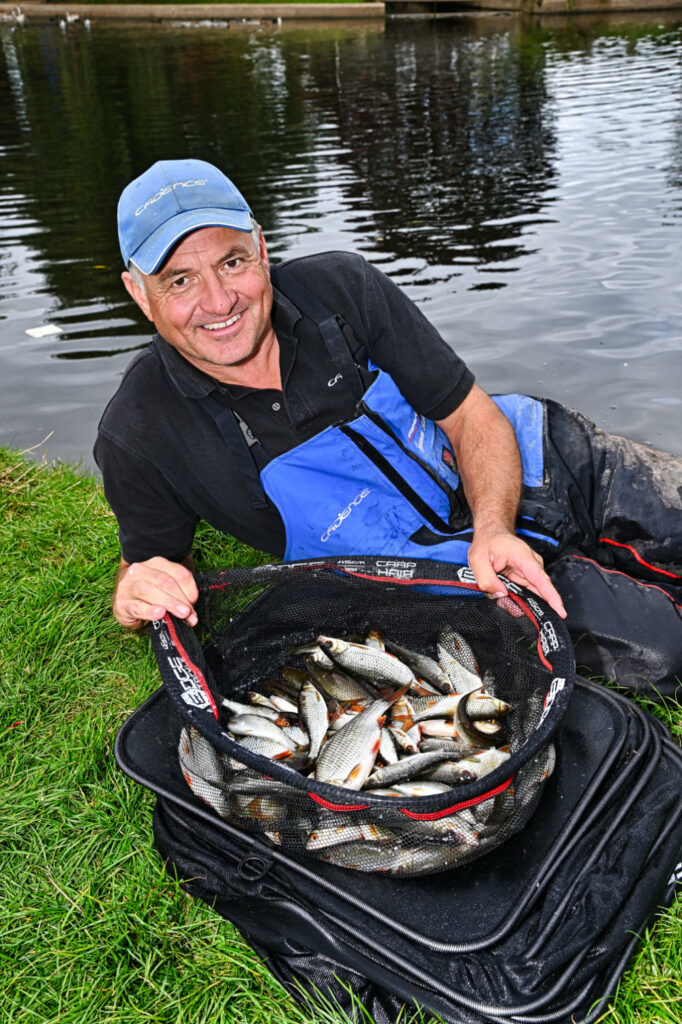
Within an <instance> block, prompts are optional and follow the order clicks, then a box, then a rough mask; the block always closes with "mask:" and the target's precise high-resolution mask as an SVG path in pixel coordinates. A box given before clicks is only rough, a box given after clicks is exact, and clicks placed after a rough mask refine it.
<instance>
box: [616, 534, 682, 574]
mask: <svg viewBox="0 0 682 1024" xmlns="http://www.w3.org/2000/svg"><path fill="white" fill-rule="evenodd" d="M599 543H600V544H611V546H612V547H614V548H625V549H626V550H627V551H629V552H630V554H631V555H632V557H633V558H634V559H635V561H636V562H639V564H640V565H643V566H645V567H646V568H647V569H651V570H652V571H653V572H658V573H660V574H661V576H670V577H671V578H672V579H674V580H679V579H682V576H679V575H678V574H677V573H676V572H668V570H667V569H659V568H658V566H657V565H652V564H651V562H645V561H644V559H643V558H642V556H641V555H640V554H638V552H637V551H635V549H634V548H633V547H632V545H630V544H622V543H621V542H620V541H618V540H611V539H610V538H609V537H601V538H600V540H599Z"/></svg>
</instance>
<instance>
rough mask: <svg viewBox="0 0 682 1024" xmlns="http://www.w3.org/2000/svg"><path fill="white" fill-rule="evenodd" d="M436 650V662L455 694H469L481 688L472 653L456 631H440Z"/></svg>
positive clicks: (476, 665) (476, 664)
mask: <svg viewBox="0 0 682 1024" xmlns="http://www.w3.org/2000/svg"><path fill="white" fill-rule="evenodd" d="M436 649H437V651H438V662H439V664H440V666H441V668H442V669H443V670H444V672H445V673H446V674H447V676H448V678H449V680H450V682H451V683H452V685H453V687H454V688H455V691H456V692H457V693H469V692H470V691H471V690H477V689H478V688H479V687H480V686H481V675H480V672H479V669H478V663H477V661H476V658H475V657H474V653H473V651H472V650H471V647H470V646H469V644H468V643H467V642H466V640H465V639H464V637H463V636H461V635H460V634H459V633H458V632H457V631H456V630H454V629H444V630H441V632H440V634H439V636H438V644H437V648H436Z"/></svg>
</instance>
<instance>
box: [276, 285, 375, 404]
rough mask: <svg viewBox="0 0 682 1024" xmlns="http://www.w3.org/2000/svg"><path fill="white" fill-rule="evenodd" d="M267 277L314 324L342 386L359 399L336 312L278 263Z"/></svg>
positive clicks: (356, 379)
mask: <svg viewBox="0 0 682 1024" xmlns="http://www.w3.org/2000/svg"><path fill="white" fill-rule="evenodd" d="M270 279H271V281H272V283H273V284H274V285H275V287H276V288H278V289H279V291H281V292H283V293H284V295H286V296H287V298H289V299H291V301H292V302H293V303H294V305H295V306H297V307H298V309H299V310H300V312H301V313H304V314H305V315H306V316H307V317H308V318H309V319H310V320H312V321H313V323H315V324H317V327H318V329H319V331H320V334H321V335H322V340H323V341H324V343H325V346H326V349H327V352H328V353H329V357H330V359H331V360H332V362H333V363H334V366H335V367H336V369H337V371H338V372H339V373H340V374H341V375H342V377H343V380H344V381H345V382H346V386H347V387H349V388H350V389H351V391H352V392H353V399H354V401H355V402H359V401H360V399H361V398H362V396H363V394H364V392H365V389H364V386H363V383H362V380H361V379H360V375H359V373H358V368H357V364H356V362H355V360H354V358H353V356H352V354H351V351H350V348H349V344H348V341H347V340H346V338H345V337H344V334H343V331H342V330H341V325H340V323H339V319H338V317H337V316H336V314H334V313H331V312H330V311H329V310H328V309H327V308H326V306H324V305H323V303H321V302H320V300H319V299H318V298H316V296H315V295H313V294H312V293H311V292H309V291H308V289H307V288H305V287H304V286H303V285H302V284H301V283H300V281H296V280H294V278H293V277H292V276H291V274H289V273H288V272H287V271H286V270H285V269H284V268H283V267H282V266H277V267H271V268H270Z"/></svg>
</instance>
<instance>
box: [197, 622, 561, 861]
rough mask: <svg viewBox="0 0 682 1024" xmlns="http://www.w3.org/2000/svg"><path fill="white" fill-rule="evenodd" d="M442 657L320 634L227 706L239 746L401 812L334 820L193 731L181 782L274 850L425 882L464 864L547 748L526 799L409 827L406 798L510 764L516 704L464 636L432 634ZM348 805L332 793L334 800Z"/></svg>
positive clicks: (510, 808) (364, 812) (484, 843)
mask: <svg viewBox="0 0 682 1024" xmlns="http://www.w3.org/2000/svg"><path fill="white" fill-rule="evenodd" d="M434 653H436V658H431V657H429V656H427V655H425V654H423V653H419V652H417V651H413V650H410V649H408V648H405V647H402V646H400V645H399V644H397V643H394V642H393V641H392V640H390V639H388V638H386V637H382V636H381V634H380V633H379V632H377V631H370V632H369V633H367V634H364V635H362V636H351V637H344V638H339V637H332V636H326V635H319V636H317V637H315V638H314V640H311V642H310V643H307V644H304V645H302V646H297V647H295V648H292V649H291V650H290V651H289V655H290V656H291V659H292V661H293V660H294V659H296V661H297V662H298V663H297V664H293V663H291V664H285V665H282V666H281V668H280V670H279V675H278V676H277V677H274V676H273V677H266V678H263V679H261V680H260V681H259V683H258V684H257V685H256V686H254V688H253V689H252V690H251V691H249V693H248V694H247V695H246V697H245V698H244V699H243V700H241V701H237V700H232V699H230V698H225V699H224V700H223V702H222V704H223V709H224V712H223V717H224V726H225V728H226V730H227V731H228V732H229V734H230V736H231V738H232V739H233V740H234V741H235V742H236V743H239V744H241V745H242V746H243V747H244V748H245V749H246V750H249V751H251V752H253V753H256V754H259V755H261V756H262V757H266V758H270V759H272V760H274V761H276V762H279V763H281V764H285V765H288V766H289V767H290V768H293V769H295V770H296V771H297V772H299V773H301V775H302V776H304V777H305V778H307V779H314V780H316V781H317V782H322V783H326V784H328V785H331V786H338V787H341V788H342V789H345V790H354V791H356V792H357V791H362V793H363V794H367V795H373V796H382V797H391V798H394V799H395V800H396V801H398V803H396V813H391V811H390V809H389V810H388V811H387V810H386V808H385V807H382V808H381V809H379V806H378V805H377V804H374V805H370V806H368V807H363V806H362V805H361V804H359V805H358V808H357V810H356V811H353V812H351V813H348V812H346V813H337V811H335V810H333V809H327V808H325V807H324V806H323V805H322V806H321V805H320V804H318V803H315V802H313V801H312V800H310V799H309V798H308V797H307V794H306V793H305V791H302V790H300V789H298V788H297V787H293V786H288V785H286V783H282V782H279V781H277V780H274V779H269V778H267V777H266V776H265V775H264V774H261V773H259V772H257V771H254V770H253V769H251V768H250V767H248V766H246V765H245V764H243V763H242V762H241V761H239V760H238V759H237V758H230V757H228V756H227V755H225V754H221V753H219V752H218V751H217V750H216V749H215V748H214V747H213V746H212V745H211V744H210V743H209V741H208V740H207V739H206V738H205V737H204V736H202V735H201V733H199V732H198V730H196V729H194V728H193V727H190V728H187V727H185V728H183V730H182V733H181V736H180V744H179V759H180V766H181V769H182V771H183V774H184V777H185V779H186V780H187V782H188V784H189V785H190V786H191V787H192V788H193V789H194V791H195V792H196V793H197V795H198V796H200V797H201V798H202V799H203V800H205V801H206V802H208V803H209V804H210V805H211V806H212V807H213V808H214V809H215V810H216V811H217V813H218V814H220V815H221V816H223V817H224V818H226V819H229V820H231V821H236V822H238V823H240V824H244V825H246V826H247V827H248V826H250V827H258V828H259V830H260V831H262V832H263V833H264V834H265V835H266V836H267V837H268V838H269V839H270V840H271V842H273V843H275V844H277V845H283V846H286V847H291V845H292V844H291V837H292V835H293V836H295V845H297V847H298V849H299V850H300V851H301V852H308V853H312V854H314V855H315V856H317V857H319V858H320V859H322V860H325V861H329V862H331V863H334V864H337V865H340V866H343V867H348V868H356V869H359V870H362V871H387V872H390V873H393V874H399V873H402V874H420V873H428V872H430V871H437V870H443V869H444V868H447V867H449V866H452V865H454V864H456V863H462V862H463V861H464V860H468V859H471V858H472V857H473V856H475V855H477V853H479V852H481V848H482V847H486V848H487V847H489V846H490V845H491V843H492V842H494V844H495V845H497V843H498V842H499V841H501V839H502V838H505V835H506V831H507V829H508V824H509V821H510V819H511V818H512V817H515V818H518V815H519V813H520V811H521V810H522V807H520V804H524V805H526V804H528V803H529V802H530V801H531V800H532V799H533V796H534V791H537V789H538V787H539V786H540V785H541V784H542V783H543V782H544V780H545V779H546V778H547V777H548V776H549V775H550V774H551V771H552V769H553V766H554V749H553V747H552V745H551V744H549V745H548V746H547V747H545V748H544V749H543V750H542V751H541V752H540V754H538V755H536V758H535V762H534V764H533V766H532V770H531V772H530V773H529V774H528V783H529V784H528V785H526V786H524V788H523V793H522V795H521V794H520V793H519V792H518V791H517V787H516V786H515V782H516V780H515V779H512V780H507V782H506V784H504V785H502V786H500V787H497V788H498V790H499V792H496V793H495V794H494V795H490V796H486V795H485V794H484V796H483V797H482V798H480V799H479V800H477V801H473V802H472V803H471V806H467V807H464V808H462V809H460V810H457V811H455V812H453V813H445V814H441V815H433V816H430V817H428V818H426V819H423V820H422V819H421V818H420V819H419V820H411V819H410V818H409V817H405V816H404V814H402V815H401V814H399V813H398V811H399V807H401V806H402V804H403V803H404V801H405V800H406V799H412V798H414V797H423V796H434V795H437V794H443V793H447V792H451V793H452V806H455V805H457V804H458V803H459V802H460V799H461V798H460V797H458V788H460V791H461V786H462V785H463V784H465V783H469V782H473V781H475V780H477V779H481V778H483V777H484V776H485V775H487V774H489V773H490V772H492V771H494V770H495V769H496V768H498V767H500V766H501V765H503V764H504V763H505V762H506V761H507V760H508V759H509V757H510V747H509V742H508V741H509V736H508V729H507V724H506V722H507V718H508V716H509V714H510V712H511V710H512V707H511V705H509V704H508V703H506V702H505V701H504V700H502V699H500V698H499V697H497V696H496V695H495V678H494V676H493V674H492V673H491V672H490V671H487V672H484V673H481V671H480V669H479V666H478V663H477V661H476V657H475V655H474V653H473V650H472V648H471V646H470V645H469V644H468V642H467V641H466V640H465V639H464V637H463V636H461V634H460V633H458V632H457V631H456V630H454V629H452V628H449V627H448V628H445V629H442V630H441V631H440V633H439V634H438V637H437V643H436V650H435V652H434ZM341 802H343V803H344V804H347V803H348V800H347V799H344V798H342V797H341V798H340V803H341Z"/></svg>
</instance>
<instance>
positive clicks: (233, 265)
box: [225, 256, 242, 270]
mask: <svg viewBox="0 0 682 1024" xmlns="http://www.w3.org/2000/svg"><path fill="white" fill-rule="evenodd" d="M241 262H242V258H241V256H233V257H232V259H231V260H225V266H226V267H227V269H228V270H236V269H237V267H238V266H239V265H240V263H241Z"/></svg>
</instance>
